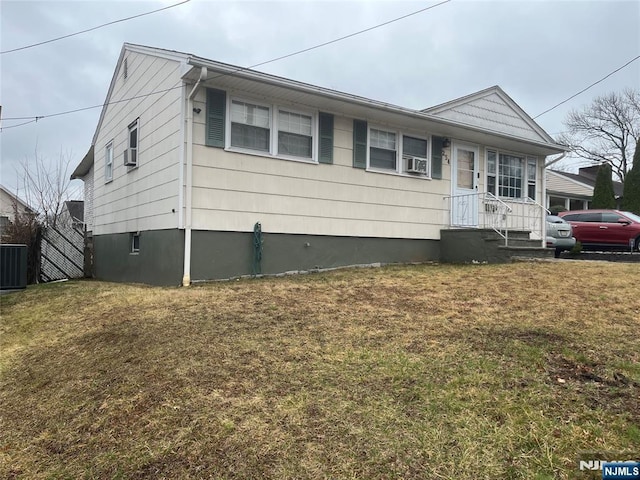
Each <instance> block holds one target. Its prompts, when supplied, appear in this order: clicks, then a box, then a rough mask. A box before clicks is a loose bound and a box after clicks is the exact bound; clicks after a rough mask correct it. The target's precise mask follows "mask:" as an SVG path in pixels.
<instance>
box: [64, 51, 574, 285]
mask: <svg viewBox="0 0 640 480" xmlns="http://www.w3.org/2000/svg"><path fill="white" fill-rule="evenodd" d="M564 150H565V148H564V147H562V146H561V145H558V144H557V143H555V142H554V140H553V139H552V138H551V137H550V136H549V135H548V134H547V133H546V132H544V130H543V129H542V128H540V127H539V126H538V125H537V124H536V123H535V122H534V121H533V120H532V119H531V117H529V116H528V115H527V114H526V113H525V112H524V111H523V110H522V109H521V108H520V107H519V106H518V105H517V104H516V103H515V102H514V101H513V100H512V99H511V98H510V97H509V96H508V95H507V94H505V93H504V92H503V91H502V90H501V89H500V88H499V87H491V88H488V89H486V90H482V91H480V92H477V93H475V94H473V95H469V96H466V97H463V98H460V99H457V100H454V101H452V102H448V103H445V104H442V105H439V106H436V107H433V108H429V109H426V110H423V111H419V110H412V109H409V108H402V107H398V106H394V105H390V104H387V103H384V102H380V101H377V100H372V99H367V98H363V97H358V96H355V95H351V94H347V93H342V92H337V91H334V90H329V89H327V88H323V87H318V86H314V85H309V84H305V83H301V82H297V81H294V80H290V79H286V78H281V77H277V76H274V75H269V74H266V73H261V72H257V71H253V70H247V69H243V68H240V67H236V66H232V65H227V64H224V63H220V62H215V61H212V60H208V59H205V58H201V57H197V56H194V55H190V54H186V53H180V52H175V51H168V50H162V49H158V48H150V47H144V46H139V45H131V44H125V45H124V46H123V48H122V52H121V54H120V58H119V59H118V64H117V66H116V69H115V72H114V75H113V78H112V81H111V85H110V87H109V91H108V94H107V97H106V100H105V106H104V107H103V110H102V113H101V115H100V119H99V122H98V126H97V128H96V132H95V135H94V137H93V141H92V145H91V148H90V150H89V152H88V153H87V155H86V156H85V158H84V159H83V160H82V162H81V163H80V165H78V167H77V168H76V170H75V171H74V173H73V175H72V178H82V179H83V180H84V181H85V221H86V222H87V229H88V230H91V231H92V232H93V242H94V261H95V273H96V277H98V278H102V279H109V280H120V281H141V282H148V283H156V284H180V283H182V284H184V285H188V284H189V283H190V282H192V281H196V280H208V279H215V278H229V277H233V276H236V275H243V274H250V273H252V270H254V269H255V267H256V262H257V259H256V258H255V257H254V253H255V250H256V248H258V249H260V248H261V249H262V254H261V261H260V264H259V267H260V268H259V269H258V270H261V271H262V272H263V273H277V272H285V271H290V270H303V269H313V268H317V267H319V268H326V267H334V266H341V265H353V264H367V263H375V262H424V261H429V260H438V259H439V258H440V247H441V245H440V239H441V230H442V229H448V228H451V227H470V228H476V227H479V226H481V225H484V224H486V223H487V218H488V217H490V216H491V215H494V214H495V213H496V212H498V211H500V212H502V211H503V210H498V209H503V208H507V207H508V209H510V210H511V213H512V214H513V217H514V218H516V217H515V214H518V217H517V218H520V219H522V218H525V217H526V218H528V219H529V220H532V221H533V222H532V224H535V225H538V226H540V225H544V221H543V219H544V210H543V208H542V206H541V205H540V204H541V203H543V201H544V191H545V190H544V185H543V184H544V164H545V158H546V156H548V155H555V154H557V153H560V152H562V151H564ZM505 211H506V210H505ZM525 211H526V212H529V213H527V215H528V216H525ZM530 212H534V213H533V214H531V213H530ZM501 218H502V216H501ZM504 218H506V216H505V217H504ZM509 218H511V217H509ZM258 222H259V223H260V224H261V231H262V234H261V235H260V234H259V233H256V234H254V227H255V226H256V223H258ZM509 225H511V226H513V225H515V224H509ZM536 228H538V227H536ZM540 228H544V227H540ZM534 234H535V235H534V236H535V237H536V238H543V236H544V230H540V229H537V230H536V231H535V232H534Z"/></svg>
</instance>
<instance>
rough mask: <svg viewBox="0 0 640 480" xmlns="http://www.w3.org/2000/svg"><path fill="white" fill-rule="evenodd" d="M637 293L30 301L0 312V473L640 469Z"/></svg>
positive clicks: (434, 275) (179, 294) (434, 281)
mask: <svg viewBox="0 0 640 480" xmlns="http://www.w3.org/2000/svg"><path fill="white" fill-rule="evenodd" d="M638 284H640V269H638V267H637V266H635V265H621V264H604V263H593V264H584V263H577V262H576V263H573V262H562V263H535V264H529V263H521V264H513V265H502V266H416V267H390V268H382V269H360V270H347V271H339V272H333V273H326V274H315V275H308V276H299V277H286V278H277V279H257V280H243V281H237V282H228V283H216V284H210V285H202V286H196V287H192V288H188V289H171V288H152V287H144V286H134V285H117V284H110V283H101V282H68V283H63V284H55V285H46V286H38V287H34V288H29V289H28V290H27V291H25V292H23V293H18V294H12V295H10V296H6V297H2V298H1V300H0V302H1V303H0V305H1V307H2V322H1V330H0V333H1V337H0V348H1V350H0V369H1V370H0V477H2V478H29V479H38V478H96V479H98V478H99V479H102V478H127V479H128V478H132V479H136V478H167V479H181V478H219V479H231V478H242V479H244V478H278V479H280V478H314V479H315V478H352V479H355V478H362V479H383V478H385V479H387V478H406V479H410V478H416V479H417V478H420V479H423V478H457V479H472V478H473V479H475V478H523V479H524V478H527V479H530V478H538V479H545V478H549V479H551V478H574V477H577V476H578V473H579V472H578V471H577V463H576V456H577V454H578V452H580V451H581V450H594V449H606V450H611V451H619V452H638V451H640V428H639V427H638V425H639V424H640V406H639V402H638V399H639V396H640V367H639V364H640V349H639V347H638V331H639V327H640V297H639V296H638V287H637V286H638ZM559 378H560V379H562V380H564V383H561V382H559V381H558V379H559Z"/></svg>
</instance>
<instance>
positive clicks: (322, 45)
mask: <svg viewBox="0 0 640 480" xmlns="http://www.w3.org/2000/svg"><path fill="white" fill-rule="evenodd" d="M187 1H190V0H187ZM449 2H451V0H444V1H443V2H440V3H436V4H434V5H431V6H429V7H425V8H421V9H420V10H416V11H415V12H411V13H408V14H406V15H402V16H400V17H397V18H394V19H392V20H388V21H386V22H383V23H379V24H377V25H374V26H373V27H368V28H365V29H364V30H359V31H357V32H354V33H350V34H348V35H344V36H342V37H339V38H336V39H334V40H330V41H328V42H323V43H320V44H318V45H314V46H312V47H308V48H304V49H302V50H298V51H295V52H292V53H289V54H287V55H282V56H279V57H276V58H272V59H271V60H267V61H264V62H260V63H256V64H254V65H250V66H248V67H238V68H236V69H235V70H233V71H231V72H228V73H221V74H219V75H217V76H215V77H212V78H210V79H209V80H216V79H218V78H221V77H226V76H229V75H233V74H235V73H239V72H243V71H245V70H250V69H252V68H256V67H261V66H263V65H267V64H269V63H273V62H277V61H279V60H283V59H285V58H289V57H293V56H296V55H300V54H302V53H306V52H309V51H311V50H315V49H318V48H321V47H325V46H327V45H331V44H333V43H336V42H340V41H342V40H346V39H348V38H351V37H355V36H356V35H361V34H363V33H366V32H370V31H371V30H375V29H377V28H381V27H384V26H386V25H389V24H391V23H394V22H398V21H400V20H404V19H405V18H409V17H412V16H414V15H418V14H419V13H423V12H426V11H427V10H431V9H432V8H436V7H439V6H440V5H444V4H445V3H449ZM182 3H186V2H182ZM176 5H180V4H176ZM178 88H182V84H180V85H177V86H175V87H171V88H167V89H164V90H158V91H155V92H150V93H146V94H144V95H138V96H135V97H130V98H123V99H120V100H115V101H113V102H108V103H101V104H99V105H91V106H88V107H81V108H76V109H73V110H67V111H63V112H57V113H51V114H49V115H39V116H29V117H6V118H2V119H0V121H2V120H31V121H29V122H25V123H21V124H18V125H10V126H8V127H3V128H1V129H0V131H2V130H5V129H8V128H14V127H20V126H22V125H27V124H29V123H33V122H36V121H38V120H41V119H43V118H49V117H58V116H61V115H68V114H71V113H77V112H82V111H84V110H91V109H94V108H101V107H105V106H107V105H114V104H116V103H122V102H127V101H129V100H136V99H139V98H145V97H149V96H151V95H157V94H159V93H166V92H169V91H171V90H176V89H178Z"/></svg>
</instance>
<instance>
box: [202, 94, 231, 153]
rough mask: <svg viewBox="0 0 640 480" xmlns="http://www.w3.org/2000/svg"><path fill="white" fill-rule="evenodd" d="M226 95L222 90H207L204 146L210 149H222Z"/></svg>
mask: <svg viewBox="0 0 640 480" xmlns="http://www.w3.org/2000/svg"><path fill="white" fill-rule="evenodd" d="M226 110H227V93H226V92H225V91H223V90H215V89H213V88H207V123H206V140H205V142H206V144H207V145H208V146H210V147H218V148H224V143H225V138H224V134H225V113H226Z"/></svg>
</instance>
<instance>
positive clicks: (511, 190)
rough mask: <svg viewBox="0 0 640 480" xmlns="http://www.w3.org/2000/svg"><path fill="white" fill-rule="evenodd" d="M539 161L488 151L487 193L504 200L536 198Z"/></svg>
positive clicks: (533, 158) (522, 156)
mask: <svg viewBox="0 0 640 480" xmlns="http://www.w3.org/2000/svg"><path fill="white" fill-rule="evenodd" d="M536 169H537V159H536V158H535V157H525V156H524V155H518V154H513V153H503V152H499V151H496V150H487V191H488V192H490V193H493V194H494V195H497V196H499V197H504V198H519V199H524V198H531V199H532V200H535V198H536V181H537V174H536Z"/></svg>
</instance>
